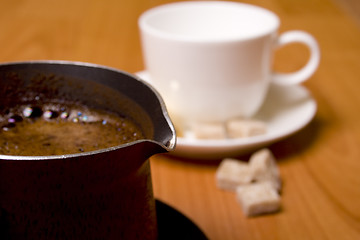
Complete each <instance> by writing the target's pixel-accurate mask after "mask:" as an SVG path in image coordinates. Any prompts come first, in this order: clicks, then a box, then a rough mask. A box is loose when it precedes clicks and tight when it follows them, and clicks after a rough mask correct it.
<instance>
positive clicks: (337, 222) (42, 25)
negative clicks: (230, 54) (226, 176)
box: [0, 0, 360, 240]
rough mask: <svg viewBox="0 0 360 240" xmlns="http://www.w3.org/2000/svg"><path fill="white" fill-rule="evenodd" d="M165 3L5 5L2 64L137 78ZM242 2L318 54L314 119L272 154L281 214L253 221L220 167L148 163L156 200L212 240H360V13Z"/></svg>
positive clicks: (37, 1)
mask: <svg viewBox="0 0 360 240" xmlns="http://www.w3.org/2000/svg"><path fill="white" fill-rule="evenodd" d="M167 2H171V1H165V0H136V1H135V0H104V1H100V0H76V1H74V0H71V1H70V0H62V1H55V0H11V1H9V0H0V46H1V47H0V49H1V50H0V62H9V61H23V60H36V59H56V60H59V59H61V60H73V61H85V62H92V63H97V64H102V65H107V66H111V67H115V68H118V69H122V70H125V71H128V72H131V73H134V72H136V71H140V70H142V69H143V68H144V64H143V60H142V55H141V46H140V40H139V31H138V27H137V19H138V17H139V16H140V14H141V13H142V12H143V11H145V10H146V9H149V8H151V7H154V6H157V5H160V4H163V3H167ZM244 2H248V3H252V4H255V5H259V6H262V7H265V8H268V9H270V10H272V11H274V12H275V13H276V14H278V15H279V16H280V19H281V27H280V33H281V32H284V31H287V30H293V29H299V30H305V31H307V32H309V33H311V34H312V35H314V36H315V38H316V39H317V40H318V42H319V44H320V47H321V63H320V66H319V69H318V70H317V72H316V73H315V74H314V75H313V77H312V78H311V79H310V80H309V81H307V82H306V83H305V84H304V86H306V87H307V89H308V90H309V91H310V92H311V93H312V95H313V97H314V98H315V99H316V101H317V103H318V110H317V114H316V116H315V118H314V119H313V121H312V122H311V123H310V124H309V125H308V126H306V127H305V128H304V129H303V130H301V131H300V132H298V133H296V134H295V135H293V136H291V137H289V138H287V139H285V140H282V141H280V142H277V143H275V144H273V145H271V146H270V149H271V151H272V152H273V153H274V155H275V157H276V158H277V160H278V165H279V167H280V171H281V176H282V179H283V181H284V187H283V191H282V210H281V211H280V212H279V213H276V214H270V215H265V216H260V217H254V218H247V217H245V216H244V214H243V213H242V210H241V208H240V206H239V204H238V203H237V201H236V199H235V196H234V194H233V193H230V192H225V191H221V190H219V189H218V188H217V187H216V185H215V175H214V174H215V171H216V168H217V166H218V163H219V162H218V161H206V160H201V161H194V160H190V159H181V158H175V157H173V156H169V155H158V156H155V157H153V158H152V159H151V164H152V176H153V186H154V192H155V196H156V198H158V199H160V200H162V201H164V202H165V203H167V204H169V205H171V206H172V207H174V208H176V209H178V210H179V211H181V212H182V213H184V214H185V215H186V216H188V217H189V218H190V219H191V220H192V221H194V222H195V223H196V224H197V225H198V226H199V227H200V228H201V229H202V230H203V231H204V233H205V234H206V235H207V236H208V237H209V239H211V240H237V239H243V240H260V239H261V240H263V239H283V240H288V239H292V240H293V239H296V240H304V239H307V240H310V239H311V240H321V239H333V240H338V239H342V240H355V239H360V174H359V173H360V25H359V21H358V20H357V19H358V17H359V15H358V13H357V11H356V9H358V8H357V7H349V5H348V2H343V1H341V0H336V1H335V0H334V1H331V0H301V1H299V0H252V1H250V0H247V1H244ZM352 2H353V3H355V5H356V4H357V6H358V3H357V1H356V0H352ZM350 4H351V1H350ZM355 5H354V6H355ZM344 6H345V7H344ZM350 6H351V5H350ZM307 57H308V52H307V50H306V48H304V47H303V46H301V45H297V44H294V45H292V46H288V47H286V48H284V49H281V50H279V51H277V52H276V55H275V60H274V69H276V70H278V71H293V70H296V69H298V68H300V67H301V66H302V65H303V64H304V63H305V61H306V60H307ZM247 158H248V156H239V157H238V159H244V160H247ZM169 221H171V219H169Z"/></svg>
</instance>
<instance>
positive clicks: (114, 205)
mask: <svg viewBox="0 0 360 240" xmlns="http://www.w3.org/2000/svg"><path fill="white" fill-rule="evenodd" d="M52 98H64V99H71V100H75V101H77V102H80V103H82V104H84V105H87V106H93V107H96V108H102V109H106V110H109V111H113V112H118V113H120V114H125V115H127V116H130V117H131V118H132V119H134V120H135V121H136V122H137V123H138V124H139V125H140V126H141V128H142V129H143V131H144V133H145V136H146V138H145V139H143V140H138V141H135V142H131V143H127V144H123V145H119V146H115V147H111V148H107V149H99V150H96V151H92V152H83V153H77V154H68V155H55V156H9V155H0V239H142V240H145V239H151V240H155V239H157V223H156V210H155V200H154V196H153V190H152V182H151V173H150V163H149V160H148V158H149V157H150V156H152V155H154V154H157V153H162V152H167V151H171V150H173V149H174V147H175V142H176V137H175V131H174V127H173V125H172V123H171V121H170V119H169V116H168V114H167V112H166V109H165V105H164V103H163V101H162V99H161V97H160V96H159V94H158V93H157V92H156V91H155V90H154V89H153V88H152V87H151V86H150V85H148V84H147V83H145V82H143V81H142V80H140V79H138V78H137V77H135V76H133V75H131V74H128V73H125V72H122V71H119V70H116V69H112V68H108V67H104V66H99V65H94V64H87V63H78V62H65V61H33V62H18V63H8V64H1V65H0V112H1V111H6V108H7V107H9V106H12V105H15V104H19V102H21V101H28V102H36V101H46V100H49V99H52ZM69 138H71V133H69ZM29 147H31V143H30V144H29Z"/></svg>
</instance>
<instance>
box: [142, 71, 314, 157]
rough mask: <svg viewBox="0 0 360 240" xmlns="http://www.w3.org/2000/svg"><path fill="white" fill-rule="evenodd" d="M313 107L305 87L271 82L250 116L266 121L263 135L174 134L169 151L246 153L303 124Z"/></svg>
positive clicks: (182, 153) (209, 154)
mask: <svg viewBox="0 0 360 240" xmlns="http://www.w3.org/2000/svg"><path fill="white" fill-rule="evenodd" d="M136 75H137V76H139V77H140V78H141V79H143V80H144V81H147V82H149V83H151V81H150V79H149V75H148V74H147V72H145V71H143V72H138V73H136ZM316 108H317V104H316V101H315V100H314V99H313V97H312V96H311V94H310V93H309V91H308V90H307V89H306V88H305V87H303V86H300V85H294V86H287V87H280V86H275V85H271V86H270V90H269V94H268V96H267V99H266V102H265V103H264V105H263V106H262V108H261V109H260V111H259V112H258V113H257V114H256V115H255V116H254V118H255V119H258V120H261V121H264V122H265V123H266V124H267V133H266V134H264V135H259V136H254V137H249V138H238V139H222V140H208V139H206V140H204V139H193V138H191V139H190V138H182V137H178V139H177V145H176V149H175V151H174V152H172V154H173V155H176V156H181V157H187V158H196V159H220V158H225V157H234V156H238V155H241V154H246V153H250V152H251V151H254V150H256V149H258V148H261V147H266V146H268V145H270V144H271V143H274V142H276V141H279V140H281V139H284V138H285V137H287V136H289V135H291V134H293V133H295V132H297V131H299V130H300V129H302V128H303V127H305V126H306V125H307V124H308V123H309V122H310V121H311V120H312V119H313V117H314V115H315V113H316Z"/></svg>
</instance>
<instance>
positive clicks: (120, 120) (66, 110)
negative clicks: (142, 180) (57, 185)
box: [0, 103, 144, 156]
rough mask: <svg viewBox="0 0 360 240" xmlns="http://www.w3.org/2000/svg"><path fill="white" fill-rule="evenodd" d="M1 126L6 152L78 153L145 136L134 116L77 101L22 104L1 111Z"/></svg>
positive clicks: (0, 143)
mask: <svg viewBox="0 0 360 240" xmlns="http://www.w3.org/2000/svg"><path fill="white" fill-rule="evenodd" d="M0 127H1V128H0V154H3V155H19V156H48V155H63V154H75V153H81V152H88V151H94V150H98V149H104V148H109V147H114V146H118V145H121V144H124V143H128V142H132V141H136V140H139V139H142V138H144V134H143V133H142V131H141V129H140V127H139V126H138V125H136V123H135V122H134V121H132V120H131V119H129V118H127V117H123V116H119V115H117V114H115V113H109V112H105V111H102V110H98V109H91V108H88V107H87V106H82V105H77V104H57V103H48V104H42V105H41V106H37V105H20V106H17V107H16V108H12V109H8V110H6V112H5V114H3V115H0Z"/></svg>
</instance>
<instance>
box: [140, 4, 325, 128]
mask: <svg viewBox="0 0 360 240" xmlns="http://www.w3.org/2000/svg"><path fill="white" fill-rule="evenodd" d="M279 24H280V21H279V18H278V17H277V16H276V15H275V14H274V13H272V12H270V11H268V10H266V9H263V8H260V7H257V6H254V5H249V4H243V3H235V2H223V1H221V2H220V1H199V2H196V1H195V2H193V1H191V2H177V3H171V4H166V5H161V6H158V7H155V8H152V9H150V10H148V11H146V12H145V13H143V14H142V15H141V16H140V18H139V28H140V34H141V40H142V48H143V55H144V62H145V67H146V71H147V72H148V74H149V77H150V78H151V82H152V83H153V85H154V86H155V88H156V89H157V90H158V91H159V92H160V94H161V95H162V96H163V98H164V101H165V103H166V105H167V107H168V110H169V113H170V116H171V117H172V119H173V120H174V122H175V125H176V124H179V123H180V122H181V123H185V124H186V123H192V122H199V121H200V122H204V121H205V122H215V121H226V120H228V119H230V118H234V117H252V116H253V115H254V114H255V113H256V112H257V111H258V110H259V108H260V107H261V105H262V104H263V102H264V99H265V97H266V94H267V91H268V88H269V85H270V83H276V84H280V85H290V84H299V83H301V82H303V81H305V80H307V79H308V78H309V77H311V75H312V74H313V73H314V72H315V70H316V69H317V67H318V64H319V59H320V51H319V47H318V44H317V42H316V40H315V39H314V38H313V37H312V36H311V35H309V34H308V33H306V32H303V31H289V32H285V33H283V34H281V35H278V34H277V31H278V28H279ZM294 42H299V43H302V44H305V45H306V46H307V47H308V48H309V50H310V59H309V61H308V62H307V63H306V65H305V66H304V67H303V68H302V69H300V70H299V71H297V72H294V73H287V74H280V73H274V72H272V69H271V67H272V60H273V52H274V49H276V48H278V47H281V46H283V45H286V44H289V43H294ZM289 61H291V59H289Z"/></svg>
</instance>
